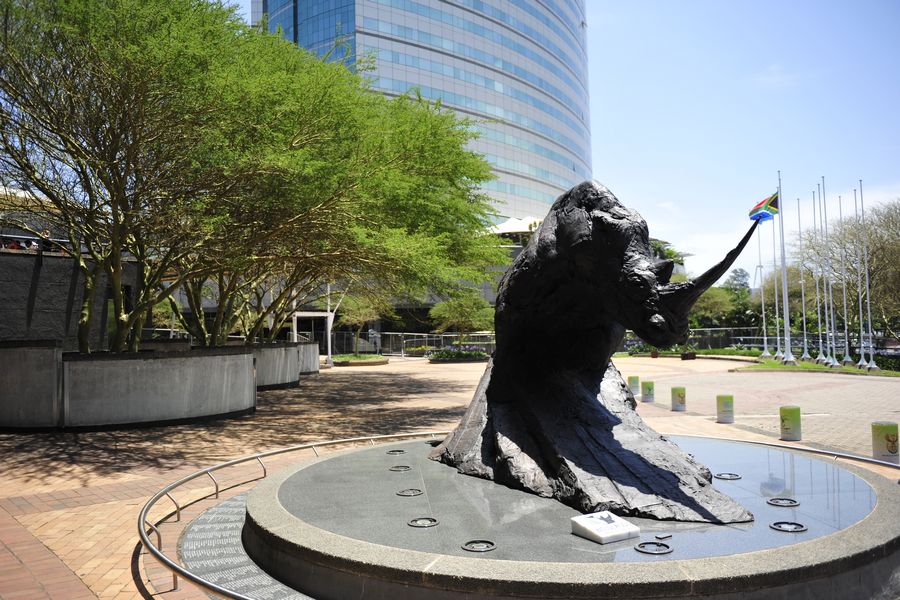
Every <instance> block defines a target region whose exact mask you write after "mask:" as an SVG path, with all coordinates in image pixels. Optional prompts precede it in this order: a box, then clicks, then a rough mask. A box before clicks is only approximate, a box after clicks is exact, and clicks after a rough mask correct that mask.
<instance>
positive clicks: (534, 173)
mask: <svg viewBox="0 0 900 600" xmlns="http://www.w3.org/2000/svg"><path fill="white" fill-rule="evenodd" d="M263 13H266V14H267V15H268V26H269V28H270V30H271V31H278V30H279V29H280V30H281V31H282V34H283V35H284V36H285V37H286V38H288V39H290V40H293V41H294V42H296V43H298V44H299V45H301V46H303V47H305V48H307V49H309V50H310V51H312V52H315V53H317V54H320V55H321V54H323V53H325V52H327V51H328V50H329V49H331V48H332V46H333V44H334V42H335V40H336V39H337V38H338V37H340V38H343V39H345V40H346V41H347V42H349V44H350V51H351V53H352V55H353V56H354V57H362V56H368V55H371V56H374V57H375V60H376V70H375V73H374V87H375V88H376V89H378V90H380V91H382V92H383V93H385V94H387V95H398V94H402V93H405V92H407V91H409V90H410V89H411V88H418V89H419V90H420V92H421V94H422V95H423V96H424V97H426V98H428V99H431V100H438V99H440V100H441V102H442V103H443V105H444V106H447V107H449V108H452V109H454V110H456V111H458V112H459V113H461V114H462V115H465V116H467V117H470V118H472V119H474V120H476V121H478V124H477V125H476V127H477V129H478V130H479V132H480V134H481V135H480V137H479V139H478V140H476V141H474V142H473V143H472V144H471V148H472V150H475V151H477V152H479V153H481V154H483V155H484V156H485V157H486V158H487V160H488V161H489V162H490V163H491V165H492V166H493V169H494V172H495V173H496V174H497V179H496V180H494V181H491V182H488V183H487V184H486V185H485V186H484V190H485V191H486V192H487V193H488V194H489V195H490V196H491V197H493V198H494V201H495V203H496V206H497V210H498V212H499V213H500V214H501V215H502V216H503V217H524V216H534V217H538V218H542V217H543V216H544V215H545V214H546V212H547V209H548V208H549V205H550V204H551V203H552V202H553V200H554V199H556V197H557V196H559V195H560V194H561V193H563V192H564V191H566V190H567V189H569V188H570V187H572V186H573V185H575V184H577V183H579V182H581V181H584V180H585V179H590V178H591V154H590V152H591V133H590V121H589V117H588V88H587V52H586V48H585V20H584V19H585V17H584V0H253V3H252V4H251V19H252V20H253V22H257V21H258V20H259V18H260V16H261V15H262V14H263Z"/></svg>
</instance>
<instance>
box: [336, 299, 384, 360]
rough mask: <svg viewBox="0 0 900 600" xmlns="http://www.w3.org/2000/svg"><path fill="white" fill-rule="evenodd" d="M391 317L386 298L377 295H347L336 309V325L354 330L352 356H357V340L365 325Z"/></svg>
mask: <svg viewBox="0 0 900 600" xmlns="http://www.w3.org/2000/svg"><path fill="white" fill-rule="evenodd" d="M391 316H394V311H393V307H392V306H391V303H390V301H389V300H388V299H387V298H384V297H380V296H378V295H377V294H361V295H347V296H345V297H344V298H343V300H342V301H341V306H340V308H339V309H338V318H337V323H338V325H346V326H348V327H353V328H354V331H355V334H354V336H353V354H359V340H360V337H361V336H362V329H363V327H365V325H366V323H369V322H371V321H376V320H378V319H380V318H382V317H391Z"/></svg>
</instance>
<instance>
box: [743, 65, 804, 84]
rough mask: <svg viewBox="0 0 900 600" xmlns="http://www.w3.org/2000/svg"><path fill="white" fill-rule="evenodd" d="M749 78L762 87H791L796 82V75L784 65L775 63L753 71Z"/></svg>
mask: <svg viewBox="0 0 900 600" xmlns="http://www.w3.org/2000/svg"><path fill="white" fill-rule="evenodd" d="M750 79H751V81H753V82H754V83H756V84H757V85H760V86H762V87H767V88H778V89H781V88H786V87H791V86H793V85H795V84H796V83H797V82H798V77H797V76H796V75H794V74H792V73H789V72H788V71H787V70H786V69H785V68H784V67H782V66H781V65H780V64H777V63H776V64H771V65H769V66H767V67H766V68H764V69H763V70H762V71H759V72H757V73H754V74H753V75H752V76H751V77H750Z"/></svg>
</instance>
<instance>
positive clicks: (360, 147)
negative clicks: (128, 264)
mask: <svg viewBox="0 0 900 600" xmlns="http://www.w3.org/2000/svg"><path fill="white" fill-rule="evenodd" d="M284 60H285V61H286V62H288V68H289V70H290V71H291V73H292V76H291V77H290V78H285V79H282V80H279V81H280V83H282V84H283V85H284V89H282V90H280V92H279V93H278V94H276V95H275V96H276V97H278V98H288V99H290V100H289V101H288V102H286V103H285V105H284V106H281V105H279V107H280V108H279V110H278V112H279V114H281V115H282V120H281V122H282V123H283V124H285V125H286V126H285V127H284V128H283V129H282V130H281V133H280V134H279V135H280V136H281V137H280V138H278V139H276V141H275V143H274V150H273V154H272V155H271V156H270V157H267V159H266V160H268V161H269V162H268V163H267V166H266V168H265V169H260V170H262V171H264V173H265V175H264V176H262V177H260V178H258V179H257V180H256V181H254V182H253V186H254V188H253V189H250V190H248V197H252V198H259V200H260V203H261V205H262V206H263V207H264V210H260V206H258V205H254V206H253V210H247V209H246V208H241V207H235V208H234V210H232V211H231V212H230V220H229V222H228V223H227V224H226V226H225V229H226V230H227V231H231V230H232V229H234V230H235V234H234V236H233V237H232V238H231V239H232V241H234V240H239V242H238V243H232V244H231V246H230V248H228V247H226V248H223V250H222V252H220V253H216V254H215V255H213V256H209V257H207V259H206V260H208V261H210V262H211V263H215V264H212V265H211V269H210V272H211V273H214V275H213V276H211V277H206V276H204V277H203V278H199V279H196V280H192V281H191V282H190V283H189V284H188V285H186V286H185V289H186V293H187V294H189V295H193V296H194V299H193V300H192V299H191V298H189V304H190V305H191V306H192V308H193V310H192V313H191V316H194V315H196V316H198V317H199V316H200V315H202V312H201V311H200V310H199V306H200V296H201V293H202V292H203V291H204V290H210V291H211V294H212V295H213V296H214V297H215V298H216V304H217V306H216V308H217V318H216V320H215V322H214V323H213V324H212V331H209V332H207V331H205V330H203V328H204V323H203V320H202V319H201V318H192V319H190V321H193V322H192V323H186V325H187V326H188V329H189V330H190V331H192V332H195V331H196V332H197V333H195V335H197V334H199V335H201V336H202V338H201V339H208V340H209V343H210V344H217V343H219V341H220V340H222V339H224V337H225V336H227V334H228V333H229V332H230V331H232V330H233V329H232V328H233V323H234V322H235V320H236V318H237V315H239V314H246V313H248V312H249V313H252V314H253V315H255V320H254V323H253V325H252V326H251V327H250V328H249V330H248V332H247V335H248V338H247V339H248V341H254V340H256V339H258V338H259V337H260V336H261V335H262V332H263V330H264V329H265V328H268V329H269V335H270V336H274V335H275V334H277V332H278V330H279V329H280V327H281V325H282V324H283V323H284V322H285V320H286V319H287V317H288V316H289V314H290V312H292V311H293V310H294V307H295V306H296V305H298V304H303V303H310V302H312V301H314V300H315V299H316V296H317V295H318V294H320V293H321V292H322V290H323V289H324V284H325V283H327V282H336V283H337V284H338V287H345V288H347V287H349V288H358V287H359V286H363V287H364V288H365V289H367V290H369V291H370V293H376V291H375V289H374V288H376V287H377V294H378V295H380V296H381V297H384V298H392V299H394V300H402V299H422V298H423V297H424V296H425V294H426V293H447V292H448V291H449V290H451V289H455V288H456V287H458V285H459V282H460V281H462V280H468V281H484V280H486V279H487V278H488V277H489V272H488V268H489V267H491V266H495V265H501V264H503V263H504V262H505V261H506V255H505V253H504V252H503V251H502V249H501V248H500V246H499V244H498V242H497V240H496V239H495V238H494V237H493V236H490V235H487V234H486V229H487V226H488V224H489V218H490V216H491V212H490V205H489V202H488V200H487V198H486V197H485V196H483V195H481V194H479V193H478V192H477V186H478V184H480V183H481V182H483V181H484V180H485V179H487V178H489V177H490V176H491V175H490V169H489V166H488V164H487V163H486V162H485V161H484V159H483V158H482V157H480V156H478V155H476V154H474V153H472V152H470V151H468V150H466V149H465V144H466V142H468V141H469V140H470V139H471V137H472V135H473V133H472V129H471V128H470V127H469V123H467V122H465V121H462V120H460V119H458V118H457V117H456V116H455V115H453V114H452V113H450V112H449V111H445V110H443V109H442V108H441V107H440V106H439V105H434V104H430V103H428V102H426V101H425V100H423V99H421V98H420V97H417V96H401V97H399V98H396V99H387V98H385V97H384V96H382V95H381V94H379V93H376V92H373V91H371V90H369V89H368V88H367V86H366V85H365V81H364V80H363V79H361V78H360V77H358V76H357V75H355V74H353V73H351V72H350V71H348V70H347V69H345V68H344V67H343V66H341V65H337V64H332V63H323V62H319V61H315V60H311V57H309V56H308V55H306V54H305V53H304V52H303V51H300V50H297V49H293V51H292V52H289V53H287V54H286V56H285V58H284ZM273 62H274V61H268V64H270V65H271V64H272V63H273ZM294 88H296V89H294ZM311 91H315V93H314V94H312V93H311ZM266 109H267V110H272V107H271V106H267V107H266ZM297 124H301V125H302V127H301V128H300V129H297ZM245 206H246V204H245ZM234 250H236V251H237V252H233V251H234ZM210 284H212V285H210ZM247 303H252V305H253V308H252V310H250V311H248V310H246V305H247ZM228 315H231V316H230V317H229V316H228ZM219 316H222V317H223V318H218V317H219Z"/></svg>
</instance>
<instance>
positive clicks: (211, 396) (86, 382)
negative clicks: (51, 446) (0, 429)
mask: <svg viewBox="0 0 900 600" xmlns="http://www.w3.org/2000/svg"><path fill="white" fill-rule="evenodd" d="M255 406H256V386H255V382H254V377H253V354H252V351H251V350H250V349H243V348H235V349H230V348H229V349H218V350H203V351H190V352H179V353H168V352H166V353H148V354H143V353H138V354H134V355H132V354H111V355H105V356H104V355H88V356H84V355H66V356H64V357H63V412H64V422H65V425H66V426H68V427H85V426H92V425H119V424H126V423H147V422H156V421H172V420H180V419H191V418H197V417H207V416H212V415H222V414H228V413H234V412H242V411H248V410H251V409H253V408H254V407H255Z"/></svg>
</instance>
